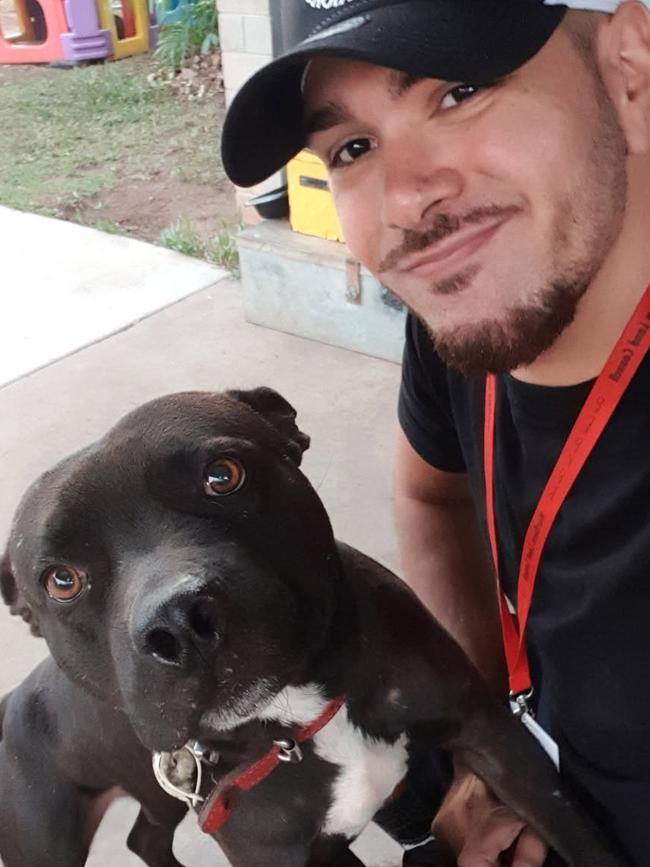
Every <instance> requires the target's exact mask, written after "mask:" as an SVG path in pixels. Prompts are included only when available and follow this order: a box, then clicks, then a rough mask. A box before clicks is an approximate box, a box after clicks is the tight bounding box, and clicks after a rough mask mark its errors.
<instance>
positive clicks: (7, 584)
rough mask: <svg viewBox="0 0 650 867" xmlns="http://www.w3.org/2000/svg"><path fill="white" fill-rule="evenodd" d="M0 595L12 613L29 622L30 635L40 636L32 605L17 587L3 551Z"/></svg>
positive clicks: (7, 555)
mask: <svg viewBox="0 0 650 867" xmlns="http://www.w3.org/2000/svg"><path fill="white" fill-rule="evenodd" d="M0 596H2V601H3V602H4V603H5V605H7V606H9V610H10V611H11V613H12V614H16V615H18V616H19V617H22V618H23V620H24V621H25V623H29V630H30V632H31V633H32V635H36V636H37V637H40V636H41V632H40V629H39V628H38V623H37V622H36V620H35V618H34V612H33V611H32V607H31V605H30V604H29V603H28V602H27V600H26V599H25V597H24V596H23V594H22V593H21V592H20V590H19V589H18V585H17V583H16V578H15V576H14V573H13V570H12V568H11V563H10V561H9V553H8V552H5V553H4V555H3V557H2V560H0Z"/></svg>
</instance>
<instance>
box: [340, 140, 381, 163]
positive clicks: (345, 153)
mask: <svg viewBox="0 0 650 867" xmlns="http://www.w3.org/2000/svg"><path fill="white" fill-rule="evenodd" d="M370 150H372V143H371V141H370V139H367V138H355V139H354V140H353V141H349V142H347V143H346V144H344V145H343V147H342V148H341V149H340V150H338V151H337V152H336V153H335V154H334V156H333V157H332V160H331V168H337V167H340V166H349V165H350V164H351V163H353V162H356V160H358V159H359V157H362V156H363V155H364V154H366V153H368V151H370Z"/></svg>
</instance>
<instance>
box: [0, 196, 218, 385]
mask: <svg viewBox="0 0 650 867" xmlns="http://www.w3.org/2000/svg"><path fill="white" fill-rule="evenodd" d="M0 249H1V250H2V271H1V274H2V278H1V284H0V285H1V289H0V322H1V323H2V354H1V355H0V385H4V384H6V383H8V382H11V381H12V380H13V379H17V378H18V377H20V376H24V375H25V374H26V373H29V372H30V371H32V370H35V369H37V368H39V367H42V366H43V365H45V364H50V362H52V361H55V360H56V359H59V358H62V357H63V356H65V355H68V354H69V353H71V352H75V351H76V350H78V349H80V348H81V347H82V346H87V345H89V344H90V343H94V342H96V341H97V340H101V339H102V338H104V337H106V336H107V335H109V334H113V333H114V332H116V331H120V330H121V329H122V328H125V327H126V326H128V325H131V324H132V323H133V322H136V321H137V320H138V319H142V318H143V317H144V316H148V315H149V314H151V313H153V312H154V311H156V310H160V309H161V308H162V307H166V306H167V305H169V304H173V303H174V302H175V301H179V300H180V299H181V298H185V297H187V296H188V295H191V294H192V292H196V291H197V290H199V289H205V288H206V286H210V285H211V284H212V283H215V282H216V281H217V280H219V279H220V278H221V277H224V276H225V272H224V271H221V270H220V269H219V268H214V267H212V265H208V264H207V262H202V261H200V260H199V259H190V258H188V257H187V256H181V255H180V254H178V253H173V252H172V251H170V250H164V249H162V248H161V247H154V246H153V245H151V244H145V243H143V242H142V241H134V240H132V239H131V238H124V237H122V236H120V235H107V234H106V233H105V232H98V231H97V230H95V229H88V228H86V227H85V226H77V225H75V224H74V223H65V222H63V221H61V220H52V219H49V218H47V217H39V216H36V215H35V214H24V213H21V212H20V211H13V210H10V209H9V208H2V207H0ZM7 326H10V327H7Z"/></svg>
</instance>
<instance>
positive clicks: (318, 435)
mask: <svg viewBox="0 0 650 867" xmlns="http://www.w3.org/2000/svg"><path fill="white" fill-rule="evenodd" d="M3 216H6V215H3ZM22 217H23V215H19V217H18V218H17V219H22ZM55 225H56V226H57V229H58V228H59V227H58V224H55ZM68 228H70V229H73V230H75V231H76V227H70V226H68ZM85 231H88V230H85ZM70 237H72V235H71V236H70ZM84 237H88V236H84ZM102 238H105V239H106V241H107V245H106V247H105V248H104V249H105V250H106V252H105V253H102V249H101V248H102V245H101V244H100V243H99V239H94V240H96V241H97V247H96V248H95V252H94V255H93V260H94V262H95V267H96V269H97V273H98V274H99V275H104V274H106V273H107V271H106V269H111V268H113V267H114V259H117V258H118V252H119V251H116V248H114V247H113V246H112V242H113V241H114V240H115V239H113V238H110V237H108V236H102ZM0 244H1V245H2V250H3V255H6V253H7V251H6V250H5V249H4V238H3V236H2V233H0ZM145 246H146V245H145ZM8 252H9V253H10V252H11V251H8ZM160 252H162V251H158V250H154V251H153V252H152V261H153V258H155V256H157V255H158V253H160ZM184 261H186V260H184ZM100 263H101V266H100ZM187 266H188V269H189V270H188V272H187V273H188V281H187V282H186V281H185V276H184V271H183V269H182V268H181V269H178V268H177V266H176V263H173V264H170V265H169V268H170V271H169V274H166V273H165V269H164V268H162V266H161V269H160V270H159V271H158V276H157V278H156V279H158V280H160V281H161V284H162V283H164V285H165V286H167V287H169V292H170V294H169V296H160V297H159V296H157V295H155V293H154V294H152V295H151V296H150V298H151V300H150V301H148V302H147V304H149V308H148V309H149V310H150V311H152V310H155V309H159V308H161V307H164V305H165V304H169V303H170V301H172V300H175V299H176V298H177V297H183V296H188V295H189V292H188V291H187V287H188V286H191V287H193V289H190V291H193V290H195V289H197V288H199V285H198V284H200V281H201V280H202V279H204V276H203V275H205V277H209V271H208V270H202V266H201V264H200V263H199V265H198V268H199V270H196V269H195V268H194V263H193V262H192V261H190V262H187ZM207 267H208V266H206V269H207ZM173 269H175V271H174V274H175V276H174V277H173V278H172V277H170V275H171V273H172V270H173ZM200 274H201V276H199V275H200ZM51 276H53V275H51ZM136 276H137V280H136V282H135V283H134V284H133V285H132V287H131V291H132V292H134V293H138V292H143V293H145V294H146V293H147V292H148V291H149V290H148V289H147V288H146V286H145V283H146V281H144V277H142V275H136ZM141 278H142V279H141ZM195 278H196V279H195ZM143 281H144V283H143ZM99 282H100V283H102V284H103V285H104V286H107V287H109V283H108V281H105V280H104V279H103V278H101V279H100V281H99ZM154 284H155V281H154V280H153V278H151V282H149V283H147V285H148V286H149V287H151V286H154ZM50 285H54V283H52V281H50ZM125 287H126V284H124V287H123V288H122V290H120V291H126V288H125ZM174 287H175V288H174ZM37 289H38V287H37ZM6 291H7V284H6V283H4V281H3V286H2V294H3V295H4V294H5V293H6ZM166 291H167V290H166ZM174 292H176V293H177V295H174ZM106 297H107V298H108V296H106ZM34 298H36V296H34ZM165 298H167V300H165ZM24 309H26V306H25V307H24ZM88 309H90V305H89V308H88ZM132 309H135V308H132ZM140 309H141V310H142V312H141V313H140V314H139V315H138V316H133V319H131V321H133V320H134V319H137V318H140V317H141V316H142V315H145V312H146V305H145V304H143V305H142V308H140ZM50 311H51V319H50V322H49V331H48V332H47V333H48V334H49V338H50V342H51V343H52V344H54V345H56V344H57V341H58V339H59V337H60V336H63V335H65V334H66V333H67V332H68V331H69V330H77V329H80V335H79V337H78V338H77V340H78V342H77V346H82V345H85V344H88V343H92V341H93V340H94V339H95V337H94V335H93V336H92V337H89V336H88V335H87V334H86V333H85V331H84V330H83V329H84V327H85V322H82V321H81V320H79V319H77V318H74V325H73V323H72V322H71V320H70V318H69V317H70V316H74V317H76V316H77V314H76V313H75V312H74V311H73V312H71V307H70V306H67V305H64V306H62V307H61V308H60V310H59V311H58V312H57V309H56V306H55V305H53V306H52V307H51V308H50ZM2 323H3V343H4V341H5V337H4V334H5V333H9V334H11V332H12V331H13V330H14V328H15V327H17V326H14V325H12V322H11V320H9V321H7V320H6V319H5V318H4V315H3V318H2ZM125 325H127V322H124V323H123V324H122V325H121V326H120V327H121V328H124V326H125ZM103 336H106V335H103ZM66 345H67V344H66ZM68 347H69V348H67V349H66V352H70V351H71V350H72V349H74V348H75V347H74V346H71V345H68ZM1 352H2V355H3V358H4V357H5V355H6V343H5V345H4V346H3V348H2V350H1ZM57 354H58V355H61V354H63V353H60V352H59V350H58V348H56V349H55V352H54V353H53V354H52V356H51V357H55V356H56V355H57ZM25 358H27V356H25ZM32 358H33V360H32V361H31V362H29V361H27V362H25V363H27V364H29V363H32V364H33V366H34V367H37V366H40V365H41V364H44V363H46V360H41V358H44V356H39V355H38V353H35V354H34V356H33V357H32ZM6 369H8V368H6ZM398 383H399V368H398V366H397V365H394V364H390V363H388V362H384V361H379V360H377V359H373V358H369V357H366V356H363V355H358V354H355V353H352V352H347V351H345V350H339V349H336V348H333V347H330V346H324V345H322V344H318V343H313V342H310V341H306V340H303V339H300V338H297V337H292V336H290V335H286V334H280V333H278V332H274V331H269V330H266V329H262V328H259V327H256V326H253V325H249V324H247V323H246V322H244V321H243V315H242V310H241V303H240V290H239V286H238V284H237V283H235V282H233V281H231V280H222V281H221V282H217V283H215V284H214V285H211V286H210V287H209V288H207V289H204V290H203V291H200V292H196V293H195V294H193V295H190V297H185V298H184V300H181V301H180V302H179V303H176V304H174V305H173V306H168V307H165V308H164V309H162V310H160V312H158V313H156V314H155V315H152V316H149V318H146V319H144V320H142V321H140V322H137V324H135V325H133V326H132V327H130V328H127V329H126V330H121V331H120V332H119V333H116V334H114V335H113V336H111V337H110V338H109V339H105V340H103V341H101V342H98V343H94V344H93V345H90V346H87V348H85V349H83V350H81V351H78V352H76V353H75V354H73V355H69V356H68V357H65V358H63V359H62V360H60V361H58V362H56V363H52V364H49V365H48V366H46V367H43V368H42V369H39V370H38V371H37V372H35V373H32V374H31V375H28V376H25V377H23V378H21V379H19V380H17V381H14V382H12V383H11V384H9V385H6V386H4V388H0V419H2V423H1V425H0V468H1V472H2V498H1V501H0V550H1V547H2V545H3V544H4V540H5V538H6V534H7V532H8V528H9V523H10V520H11V515H12V513H13V510H14V508H15V506H16V504H17V502H18V499H19V497H20V496H21V494H22V492H23V491H24V490H25V488H26V486H27V485H28V484H29V482H30V481H31V480H32V479H34V478H35V477H36V476H37V475H38V474H39V473H41V472H42V471H43V470H44V469H46V468H47V467H49V466H51V465H52V464H53V463H54V462H55V461H58V460H59V459H60V458H62V457H64V456H65V455H67V454H69V453H70V452H72V451H73V450H75V449H77V448H79V447H80V446H82V445H84V444H86V443H88V442H90V441H92V440H93V439H94V438H96V437H98V436H100V435H101V434H103V433H104V431H105V430H106V429H107V428H108V426H109V425H111V424H113V423H114V422H115V421H116V420H117V418H119V416H121V415H122V414H123V413H125V412H127V411H129V410H130V409H132V408H133V407H135V406H137V405H138V404H140V403H142V402H143V401H145V400H148V399H150V398H152V397H154V396H156V395H160V394H163V393H166V392H171V391H178V390H185V389H208V390H218V389H224V388H231V387H253V386H256V385H260V384H268V385H271V386H273V387H274V388H276V389H277V390H278V391H280V392H281V393H282V394H284V395H285V397H287V398H288V399H289V400H290V401H291V402H292V403H293V404H294V406H295V407H296V408H297V410H298V421H299V424H300V426H301V427H302V428H303V429H304V430H305V431H307V432H308V433H310V434H311V435H312V447H311V449H310V450H309V451H308V452H307V454H306V456H305V463H304V469H305V472H306V473H307V475H308V476H309V477H310V479H311V480H312V482H313V483H314V484H315V486H316V487H317V489H318V491H319V493H320V495H321V497H322V498H323V500H324V502H325V505H326V507H327V508H328V510H329V512H330V516H331V518H332V522H333V524H334V528H335V531H336V533H337V535H338V536H339V538H342V539H344V540H346V541H348V542H350V543H352V544H354V545H357V546H358V547H360V548H362V549H363V550H364V551H366V552H367V553H369V554H371V555H373V556H374V557H376V558H377V559H379V560H380V561H382V562H384V563H385V564H387V565H388V566H391V567H393V568H395V567H396V566H397V557H396V549H395V541H394V532H393V528H392V521H391V504H390V487H391V466H392V443H393V438H394V431H395V424H396V423H395V402H396V397H397V388H398ZM45 652H46V651H45V647H44V645H43V642H42V641H40V640H37V639H34V638H31V637H30V636H29V634H28V632H27V628H26V627H25V625H24V624H23V623H22V621H19V620H18V619H16V618H11V617H9V616H8V613H7V612H6V611H5V610H4V609H0V693H2V692H4V691H6V690H7V689H9V688H11V687H12V686H13V685H14V684H15V683H17V682H18V681H19V680H20V679H21V678H22V677H23V676H24V675H25V674H26V673H27V672H28V671H29V670H30V669H31V668H32V667H33V665H34V664H35V663H36V662H37V661H38V660H40V659H41V658H42V656H43V655H44V654H45ZM134 817H135V806H134V805H133V804H131V803H129V802H126V801H125V802H121V803H118V804H117V805H115V806H114V807H113V808H112V810H111V812H110V814H109V816H107V818H106V820H105V822H104V824H103V826H102V828H101V829H100V832H99V835H98V838H97V840H96V843H95V846H94V849H93V852H92V854H91V858H90V861H89V865H90V867H107V865H114V864H119V865H120V867H137V865H140V864H141V862H140V861H139V860H138V859H136V858H135V857H134V856H132V855H130V854H129V853H128V851H127V850H126V847H125V843H124V841H125V839H126V835H127V832H128V828H129V827H130V826H129V822H130V821H132V819H133V818H134ZM177 839H178V847H177V854H178V857H179V858H180V860H181V861H183V863H186V864H188V865H192V867H202V865H205V867H208V865H210V867H221V865H225V863H226V862H225V861H224V860H223V859H222V857H221V855H220V853H219V851H218V850H217V848H216V847H215V846H214V844H213V843H212V842H211V841H209V840H206V839H203V838H202V837H201V835H200V833H199V832H198V831H197V830H196V827H195V823H194V821H193V819H192V818H191V817H188V820H186V822H185V823H184V824H183V826H182V827H181V831H180V833H179V835H178V838H177ZM358 849H359V851H360V852H361V853H362V857H364V858H365V859H366V860H367V863H368V864H372V867H379V865H382V867H383V865H394V864H397V863H398V860H399V859H398V854H397V851H396V847H394V845H393V844H392V843H391V842H390V841H388V839H387V838H385V837H384V836H383V835H382V834H380V833H379V832H376V831H372V832H370V833H367V834H365V835H364V837H363V838H362V840H361V841H359V843H358ZM57 867H58V865H57ZM61 867H63V865H61ZM269 867H281V865H269Z"/></svg>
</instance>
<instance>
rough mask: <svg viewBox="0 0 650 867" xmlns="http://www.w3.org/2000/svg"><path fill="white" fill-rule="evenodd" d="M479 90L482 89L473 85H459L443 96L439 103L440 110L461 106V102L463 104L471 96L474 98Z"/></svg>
mask: <svg viewBox="0 0 650 867" xmlns="http://www.w3.org/2000/svg"><path fill="white" fill-rule="evenodd" d="M480 90H482V88H481V87H478V86H477V85H475V84H459V85H457V86H456V87H453V88H452V89H451V90H450V91H448V92H447V93H446V94H445V96H444V97H443V99H442V101H441V103H440V108H443V109H448V108H456V107H457V106H459V105H460V104H461V102H465V101H466V100H468V99H471V98H472V97H473V96H476V94H477V93H478V92H479V91H480Z"/></svg>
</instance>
